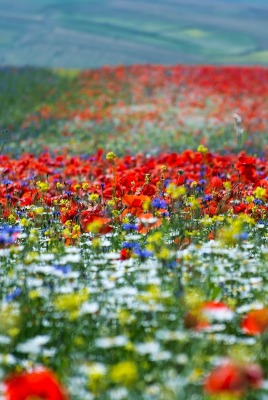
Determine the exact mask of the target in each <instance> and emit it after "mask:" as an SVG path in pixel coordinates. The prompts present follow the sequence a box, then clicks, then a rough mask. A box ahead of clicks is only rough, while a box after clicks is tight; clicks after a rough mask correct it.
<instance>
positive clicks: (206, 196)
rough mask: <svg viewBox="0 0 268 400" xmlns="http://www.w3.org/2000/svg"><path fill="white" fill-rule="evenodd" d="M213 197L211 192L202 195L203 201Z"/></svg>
mask: <svg viewBox="0 0 268 400" xmlns="http://www.w3.org/2000/svg"><path fill="white" fill-rule="evenodd" d="M212 199H213V196H212V195H211V194H207V195H205V196H204V198H203V201H210V200H212Z"/></svg>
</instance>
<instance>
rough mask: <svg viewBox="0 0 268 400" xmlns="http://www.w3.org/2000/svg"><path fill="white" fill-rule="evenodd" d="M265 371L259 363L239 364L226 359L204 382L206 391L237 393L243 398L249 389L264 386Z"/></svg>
mask: <svg viewBox="0 0 268 400" xmlns="http://www.w3.org/2000/svg"><path fill="white" fill-rule="evenodd" d="M262 382H263V373H262V370H261V368H260V367H259V366H258V365H257V364H239V363H236V362H234V361H232V360H226V361H224V362H223V363H222V364H221V365H219V366H218V367H216V368H214V369H213V370H212V371H211V372H210V374H209V375H208V377H207V378H206V380H205V383H204V389H205V392H206V393H208V394H210V395H217V394H218V395H221V394H226V395H228V394H229V395H230V396H231V395H236V396H237V397H238V398H242V397H243V396H244V394H245V393H246V391H247V390H248V389H259V388H261V386H262Z"/></svg>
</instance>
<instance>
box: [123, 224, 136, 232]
mask: <svg viewBox="0 0 268 400" xmlns="http://www.w3.org/2000/svg"><path fill="white" fill-rule="evenodd" d="M123 228H124V229H125V230H126V231H137V230H138V229H139V226H138V225H136V224H123Z"/></svg>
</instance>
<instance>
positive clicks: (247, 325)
mask: <svg viewBox="0 0 268 400" xmlns="http://www.w3.org/2000/svg"><path fill="white" fill-rule="evenodd" d="M241 328H242V330H243V332H244V333H246V334H247V335H259V334H262V333H264V332H266V331H267V329H268V308H262V309H260V310H251V311H249V313H248V314H247V315H246V316H245V317H244V318H243V320H242V324H241Z"/></svg>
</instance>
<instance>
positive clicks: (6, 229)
mask: <svg viewBox="0 0 268 400" xmlns="http://www.w3.org/2000/svg"><path fill="white" fill-rule="evenodd" d="M21 231H22V229H21V228H20V227H19V226H12V225H2V226H0V245H9V244H13V243H15V241H16V233H19V232H21Z"/></svg>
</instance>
